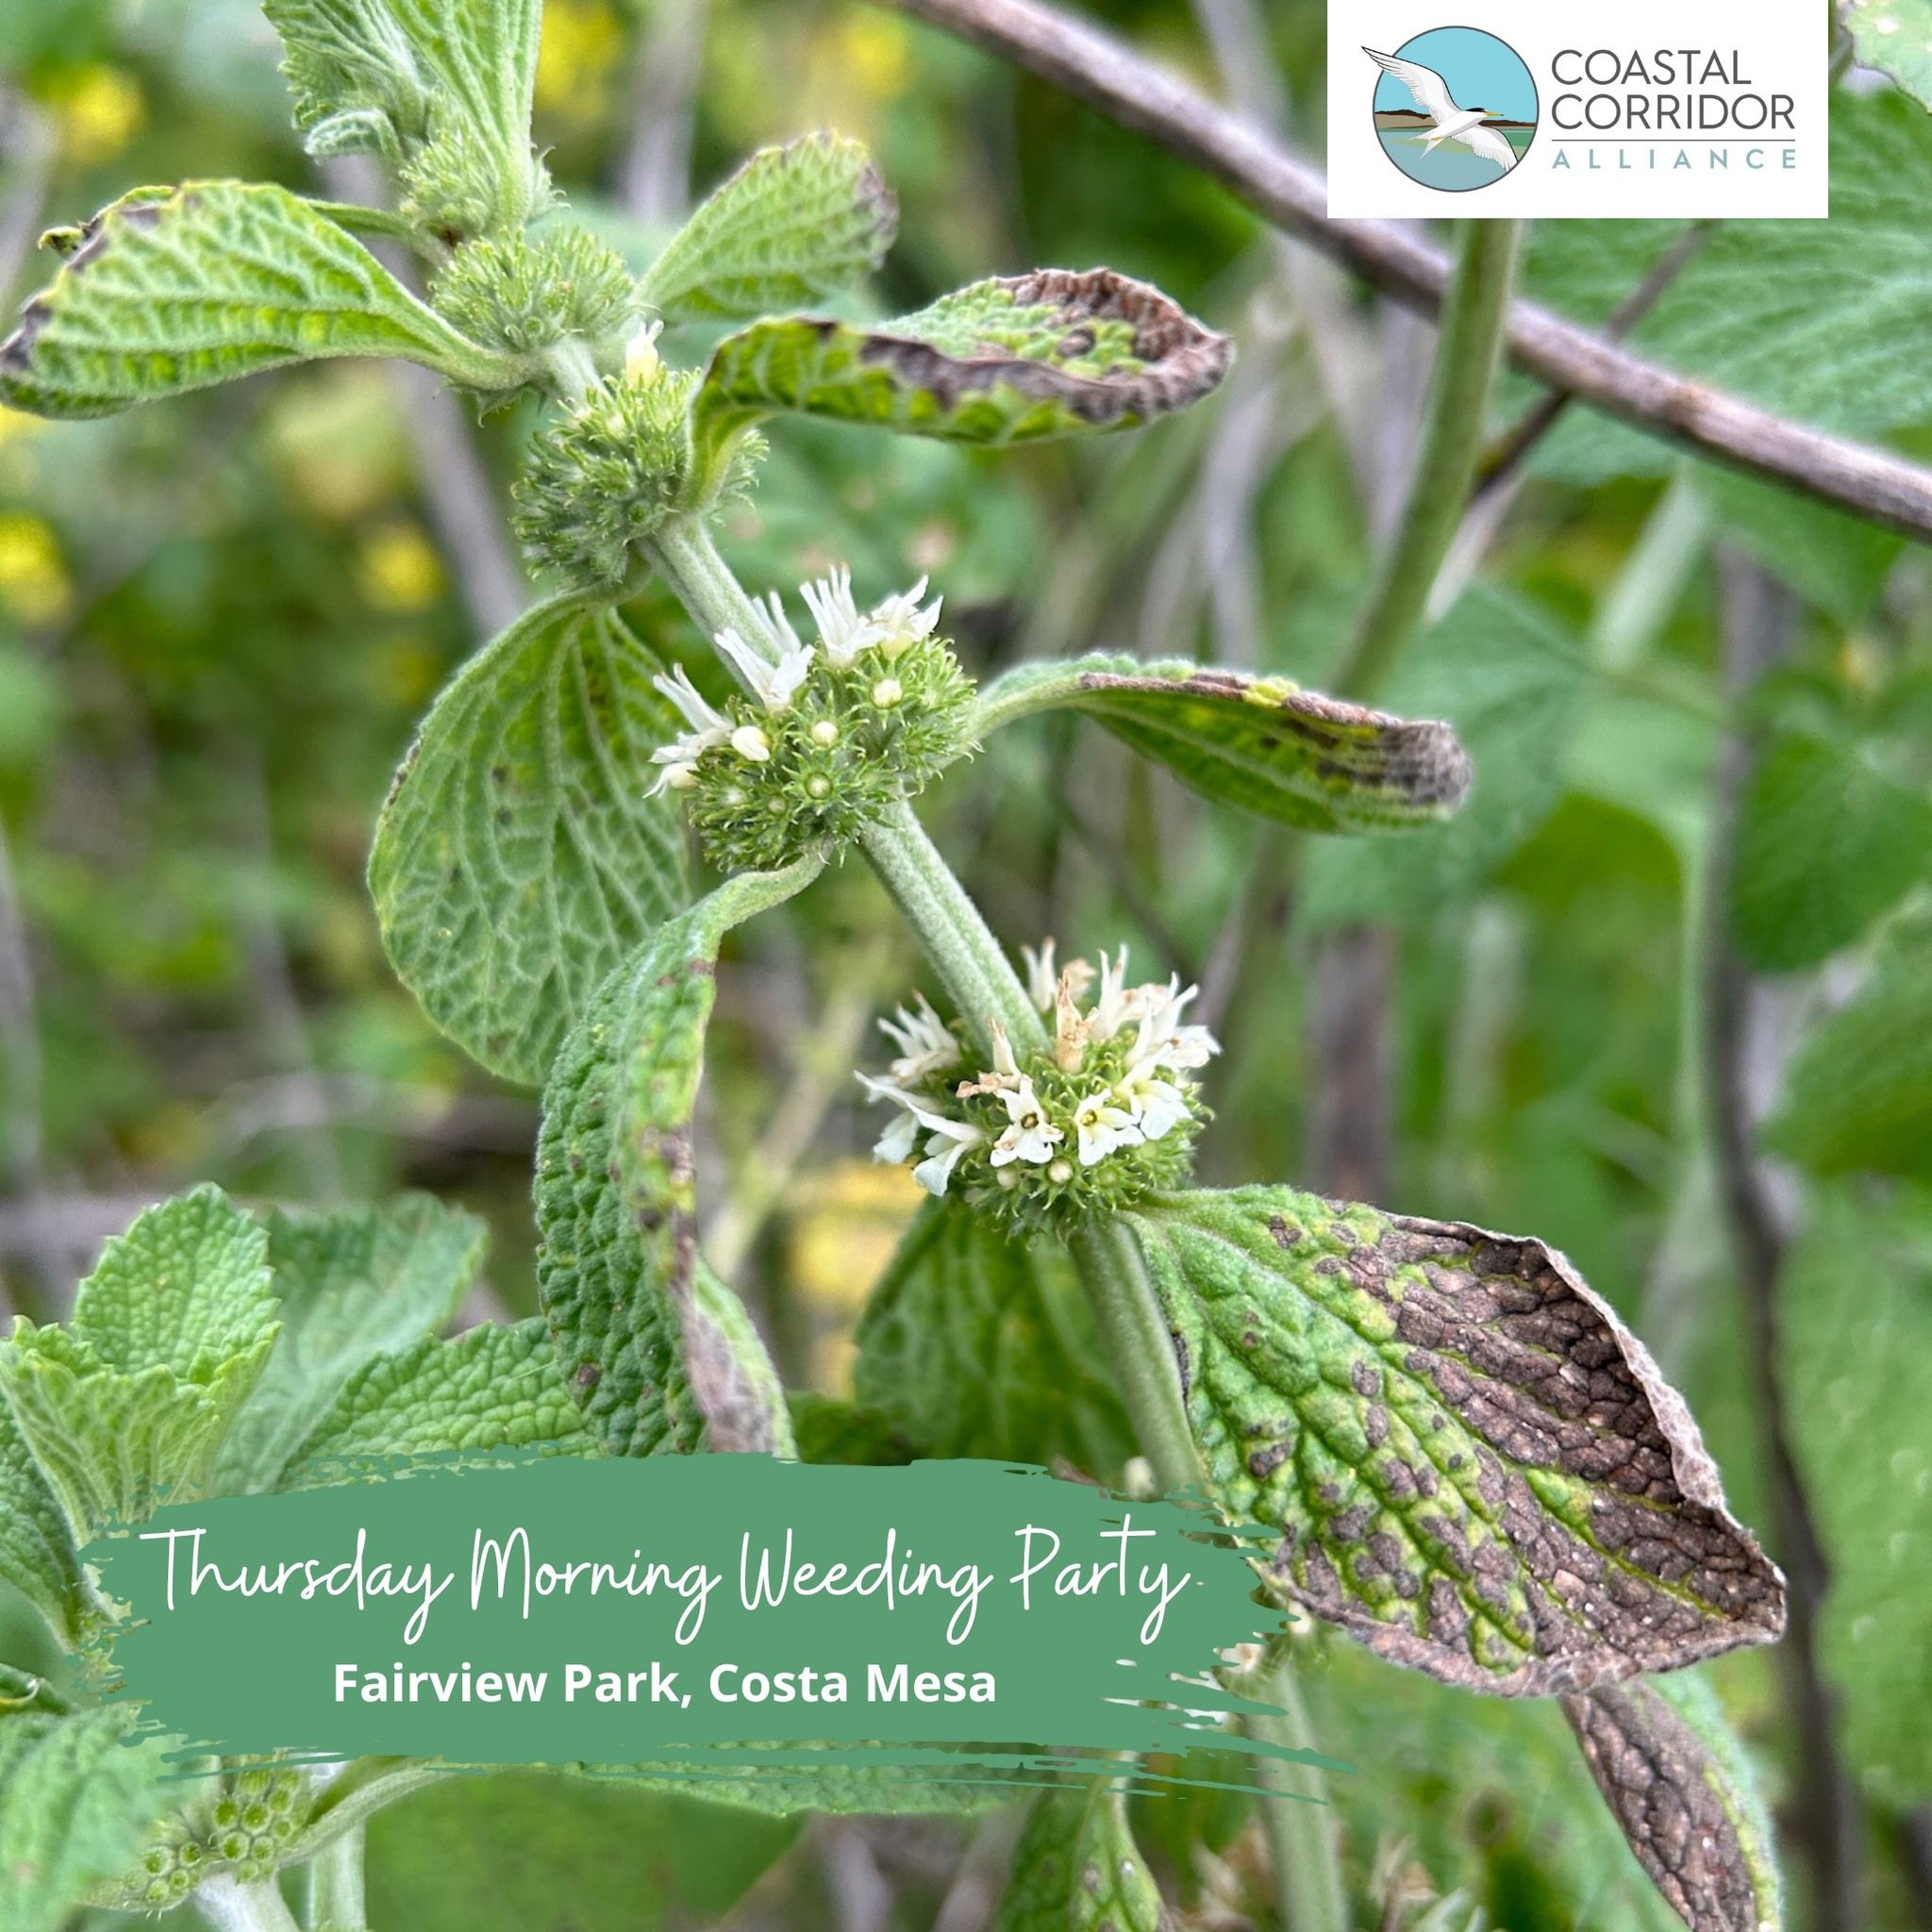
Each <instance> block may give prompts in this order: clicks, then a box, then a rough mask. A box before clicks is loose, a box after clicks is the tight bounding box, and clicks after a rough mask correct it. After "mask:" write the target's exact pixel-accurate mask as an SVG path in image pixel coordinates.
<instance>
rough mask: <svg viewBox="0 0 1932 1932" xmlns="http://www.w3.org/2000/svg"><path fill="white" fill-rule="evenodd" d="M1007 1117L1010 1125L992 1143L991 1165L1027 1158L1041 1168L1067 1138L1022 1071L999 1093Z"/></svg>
mask: <svg viewBox="0 0 1932 1932" xmlns="http://www.w3.org/2000/svg"><path fill="white" fill-rule="evenodd" d="M1000 1098H1001V1099H1002V1100H1003V1101H1004V1102H1005V1103H1006V1108H1007V1119H1008V1121H1009V1122H1010V1123H1011V1124H1010V1125H1009V1126H1008V1128H1007V1130H1006V1132H1005V1133H1004V1134H1002V1135H1001V1136H1000V1137H999V1139H998V1140H997V1141H994V1142H993V1144H992V1164H993V1165H994V1166H995V1167H1004V1166H1006V1164H1007V1163H1008V1161H1009V1160H1028V1161H1031V1162H1032V1163H1033V1164H1034V1165H1035V1166H1036V1167H1043V1166H1044V1165H1045V1164H1046V1163H1047V1162H1048V1161H1049V1160H1051V1159H1052V1158H1053V1150H1054V1149H1055V1147H1057V1146H1058V1144H1059V1143H1060V1141H1064V1140H1065V1139H1066V1138H1067V1137H1066V1135H1065V1134H1064V1133H1062V1132H1061V1130H1060V1129H1059V1128H1058V1127H1057V1126H1055V1125H1054V1124H1053V1123H1052V1122H1051V1121H1050V1120H1048V1119H1047V1117H1046V1114H1045V1111H1044V1109H1043V1108H1041V1105H1040V1096H1039V1095H1038V1094H1037V1093H1035V1092H1034V1091H1033V1082H1032V1081H1031V1080H1030V1079H1028V1078H1027V1076H1026V1075H1025V1074H1021V1075H1020V1078H1019V1081H1018V1083H1017V1085H1015V1086H1014V1087H1013V1088H1012V1089H1011V1090H1010V1091H1006V1092H1002V1093H1001V1095H1000Z"/></svg>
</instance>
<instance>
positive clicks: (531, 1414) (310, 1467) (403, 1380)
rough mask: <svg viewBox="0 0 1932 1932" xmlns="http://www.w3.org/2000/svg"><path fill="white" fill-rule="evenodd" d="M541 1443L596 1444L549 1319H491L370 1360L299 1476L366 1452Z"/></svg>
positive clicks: (318, 1433)
mask: <svg viewBox="0 0 1932 1932" xmlns="http://www.w3.org/2000/svg"><path fill="white" fill-rule="evenodd" d="M531 1444H537V1445H541V1446H543V1447H546V1448H550V1449H552V1450H554V1451H556V1452H557V1453H559V1454H564V1455H571V1456H586V1455H590V1454H592V1453H593V1450H594V1444H593V1443H592V1442H591V1438H590V1436H589V1435H588V1434H587V1433H586V1431H585V1429H584V1425H583V1423H582V1421H581V1420H580V1419H579V1417H578V1415H577V1411H576V1405H575V1403H574V1402H572V1400H571V1396H570V1391H569V1390H568V1389H566V1388H565V1387H564V1383H563V1377H562V1375H561V1374H560V1373H559V1372H558V1366H557V1352H556V1350H555V1349H554V1348H552V1347H551V1345H550V1334H549V1330H548V1329H547V1328H546V1327H545V1326H544V1324H543V1323H542V1321H541V1319H538V1318H535V1317H533V1318H532V1319H531V1320H529V1321H527V1322H518V1323H514V1324H508V1325H506V1324H502V1323H497V1322H486V1323H484V1324H481V1325H480V1326H479V1327H475V1328H471V1329H468V1330H466V1331H465V1332H464V1333H463V1334H461V1335H458V1336H457V1337H456V1338H455V1340H454V1341H438V1340H436V1338H435V1337H433V1336H425V1337H424V1339H423V1340H422V1341H418V1342H416V1343H414V1344H413V1345H412V1346H410V1347H408V1348H405V1349H402V1350H401V1351H399V1352H398V1353H395V1354H392V1355H380V1356H377V1357H375V1359H374V1360H373V1361H370V1362H366V1363H365V1364H364V1365H363V1366H362V1367H361V1368H360V1369H358V1371H357V1372H356V1373H355V1374H353V1375H352V1376H351V1377H350V1378H349V1382H348V1385H347V1386H346V1387H345V1388H344V1389H343V1390H342V1391H341V1394H340V1395H339V1396H338V1397H337V1398H336V1401H335V1404H334V1406H333V1407H331V1408H330V1410H329V1412H328V1413H327V1414H326V1415H325V1416H324V1417H323V1419H322V1421H321V1422H320V1423H319V1424H317V1425H316V1427H315V1429H314V1430H313V1431H312V1432H311V1433H310V1435H309V1436H308V1439H307V1441H304V1442H303V1444H302V1446H301V1450H300V1454H299V1457H298V1458H297V1460H296V1461H295V1463H294V1465H293V1467H292V1468H291V1471H290V1480H291V1483H304V1482H313V1481H317V1480H321V1479H324V1478H325V1477H326V1476H327V1475H328V1474H331V1473H333V1472H334V1471H335V1470H336V1469H339V1468H340V1466H341V1465H342V1464H343V1463H347V1462H355V1461H359V1460H362V1459H364V1458H377V1457H391V1456H437V1455H445V1454H449V1453H451V1452H453V1451H457V1450H494V1449H506V1448H508V1449H521V1448H525V1447H526V1446H529V1445H531Z"/></svg>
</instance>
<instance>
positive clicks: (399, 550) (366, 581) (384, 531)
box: [356, 524, 442, 610]
mask: <svg viewBox="0 0 1932 1932" xmlns="http://www.w3.org/2000/svg"><path fill="white" fill-rule="evenodd" d="M356 581H357V583H358V585H359V586H360V588H361V591H362V594H363V596H365V597H366V598H367V599H368V600H369V602H370V603H372V604H373V605H375V608H377V609H378V610H424V609H426V608H428V607H429V606H430V605H432V604H434V603H435V602H436V600H437V599H438V598H439V597H440V596H441V595H442V558H441V557H439V556H438V555H437V553H436V546H435V544H433V543H432V542H431V541H429V539H428V538H427V537H426V536H425V534H424V533H423V531H422V530H421V529H419V528H418V527H417V526H416V525H414V524H386V525H384V526H383V527H382V528H381V529H379V530H377V531H376V532H375V534H374V535H373V536H371V537H370V538H368V539H367V540H366V541H364V543H363V545H362V549H361V553H360V555H359V556H358V558H357V559H356Z"/></svg>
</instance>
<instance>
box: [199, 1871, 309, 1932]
mask: <svg viewBox="0 0 1932 1932" xmlns="http://www.w3.org/2000/svg"><path fill="white" fill-rule="evenodd" d="M193 1904H194V1908H195V1910H196V1911H198V1912H199V1913H200V1914H201V1916H202V1917H203V1918H204V1919H205V1920H206V1921H207V1922H208V1924H209V1925H211V1926H212V1927H213V1928H214V1932H298V1928H297V1926H296V1924H295V1920H294V1915H293V1914H292V1913H291V1911H290V1910H289V1908H288V1907H287V1906H286V1905H284V1904H283V1903H282V1894H281V1893H280V1891H279V1890H276V1887H275V1880H274V1879H273V1878H265V1879H263V1880H262V1881H261V1882H260V1883H259V1884H257V1885H243V1884H242V1882H241V1881H240V1880H239V1879H236V1878H232V1877H230V1876H229V1875H228V1874H226V1873H225V1872H224V1873H221V1874H218V1875H217V1876H215V1877H213V1878H210V1879H208V1881H207V1882H206V1883H205V1884H203V1885H202V1886H201V1887H200V1888H199V1889H198V1890H196V1891H195V1894H194V1900H193Z"/></svg>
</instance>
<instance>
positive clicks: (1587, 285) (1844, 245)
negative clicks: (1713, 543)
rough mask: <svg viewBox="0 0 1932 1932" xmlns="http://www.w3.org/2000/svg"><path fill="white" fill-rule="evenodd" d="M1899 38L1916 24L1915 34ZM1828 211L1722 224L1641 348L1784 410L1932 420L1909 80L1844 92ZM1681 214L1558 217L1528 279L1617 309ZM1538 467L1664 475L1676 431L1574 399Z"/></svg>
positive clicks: (1873, 434)
mask: <svg viewBox="0 0 1932 1932" xmlns="http://www.w3.org/2000/svg"><path fill="white" fill-rule="evenodd" d="M1899 38H1900V39H1903V38H1904V36H1903V35H1900V36H1899ZM1830 140H1831V218H1830V220H1829V221H1824V220H1818V221H1791V222H1723V223H1718V224H1715V225H1712V226H1711V228H1710V230H1709V232H1708V233H1707V235H1706V236H1705V238H1704V240H1703V242H1702V243H1701V245H1700V246H1699V247H1698V249H1697V251H1696V253H1695V254H1694V255H1693V256H1692V257H1691V259H1690V260H1689V262H1688V263H1687V264H1686V265H1685V266H1684V267H1683V268H1682V269H1681V270H1680V271H1679V273H1678V274H1677V275H1676V277H1675V278H1674V280H1673V281H1672V283H1671V284H1670V287H1669V288H1668V289H1667V290H1666V291H1664V292H1663V294H1662V295H1661V296H1659V297H1658V299H1657V302H1656V303H1655V304H1654V305H1653V306H1652V307H1651V308H1650V309H1649V310H1648V311H1647V312H1646V314H1645V315H1644V317H1643V319H1642V320H1641V322H1640V323H1639V324H1638V325H1637V326H1636V327H1635V328H1634V329H1633V330H1632V331H1631V332H1630V335H1629V337H1628V341H1629V343H1630V345H1631V347H1633V348H1634V349H1636V350H1637V351H1638V352H1639V353H1640V354H1641V355H1643V356H1646V357H1649V358H1653V359H1655V360H1657V361H1659V362H1662V363H1665V364H1667V365H1668V366H1669V367H1671V368H1673V369H1676V370H1681V371H1682V372H1683V373H1684V374H1686V375H1692V376H1696V377H1699V378H1701V379H1702V380H1704V381H1706V382H1709V383H1713V384H1716V385H1718V386H1720V387H1722V388H1724V389H1728V390H1735V391H1738V392H1739V393H1740V394H1741V395H1744V396H1746V397H1748V398H1749V399H1750V400H1751V401H1753V402H1756V403H1758V404H1761V405H1762V406H1763V407H1765V408H1768V409H1771V410H1773V411H1774V412H1775V413H1776V414H1778V415H1781V416H1789V417H1793V418H1795V419H1797V420H1799V421H1801V422H1807V423H1813V424H1816V425H1819V426H1820V427H1822V428H1826V429H1833V430H1837V431H1839V432H1840V433H1841V434H1844V435H1848V436H1855V437H1861V438H1865V439H1874V438H1879V437H1883V436H1885V435H1886V434H1887V433H1888V432H1890V431H1893V430H1898V429H1903V428H1906V427H1907V426H1909V425H1915V424H1923V423H1925V422H1928V421H1932V311H1928V309H1927V306H1926V303H1925V300H1924V291H1925V288H1926V285H1927V283H1928V281H1932V232H1928V229H1927V226H1926V223H1925V219H1924V197H1923V195H1922V194H1921V192H1920V187H1921V184H1922V183H1923V182H1924V180H1925V179H1926V177H1927V175H1928V174H1932V120H1928V118H1927V116H1926V114H1925V113H1924V110H1923V109H1922V108H1919V107H1918V106H1917V105H1915V104H1914V103H1913V102H1911V101H1908V100H1907V99H1905V98H1904V97H1903V96H1901V95H1898V94H1894V93H1885V92H1881V93H1878V94H1874V95H1870V96H1864V97H1861V96H1858V95H1855V94H1850V93H1847V92H1844V91H1843V90H1842V89H1838V90H1835V91H1834V92H1833V94H1832V100H1831V130H1830ZM1683 227H1684V224H1683V223H1682V222H1676V221H1596V222H1545V223H1543V224H1542V225H1541V227H1539V228H1538V230H1537V232H1536V240H1535V245H1534V247H1533V248H1532V249H1531V251H1530V256H1529V260H1528V263H1527V271H1526V281H1527V284H1528V292H1530V293H1531V294H1533V295H1535V296H1536V297H1537V298H1538V299H1540V300H1544V301H1548V302H1551V303H1552V304H1553V305H1554V306H1556V307H1557V308H1561V309H1564V310H1565V311H1567V312H1568V313H1570V314H1571V315H1574V316H1575V317H1577V318H1578V319H1579V320H1581V321H1583V322H1585V323H1588V324H1592V325H1594V324H1599V323H1601V322H1603V321H1604V320H1605V319H1606V318H1607V316H1608V315H1609V313H1610V311H1611V310H1612V309H1613V308H1616V306H1617V305H1618V304H1619V303H1620V302H1622V301H1623V300H1624V298H1625V297H1626V296H1627V295H1628V294H1629V293H1630V292H1631V291H1632V290H1633V289H1635V288H1636V287H1637V286H1638V284H1639V283H1641V281H1642V279H1643V277H1644V275H1646V273H1648V271H1649V270H1650V269H1651V268H1652V267H1653V265H1654V264H1655V263H1656V262H1657V260H1658V259H1659V258H1661V257H1662V256H1663V255H1664V254H1665V252H1666V251H1667V250H1668V249H1669V248H1670V247H1671V245H1672V243H1673V242H1674V241H1675V240H1676V238H1677V236H1678V235H1679V234H1681V233H1682V231H1683ZM1537 461H1538V466H1539V467H1540V468H1541V469H1544V470H1546V471H1548V472H1551V473H1553V474H1557V475H1562V476H1564V477H1566V478H1568V479H1570V480H1572V481H1576V482H1599V481H1601V480H1603V479H1604V478H1605V477H1607V476H1609V475H1617V474H1619V473H1625V472H1630V473H1636V474H1641V475H1662V474H1664V473H1665V472H1667V471H1668V470H1669V469H1670V468H1671V467H1672V465H1673V464H1674V462H1675V461H1676V456H1675V453H1674V450H1673V449H1672V448H1671V447H1670V446H1669V445H1668V444H1666V443H1664V442H1661V441H1657V440H1656V439H1654V438H1650V437H1646V436H1645V435H1643V434H1642V433H1641V431H1639V430H1635V429H1631V428H1629V427H1627V426H1625V425H1622V424H1617V423H1612V422H1611V421H1610V420H1609V419H1608V418H1607V417H1602V416H1597V415H1593V414H1592V413H1591V411H1589V410H1586V409H1576V410H1572V411H1570V412H1568V415H1567V417H1566V419H1565V420H1564V421H1563V422H1561V423H1559V424H1558V425H1557V427H1556V428H1555V429H1554V430H1553V431H1552V432H1551V434H1550V435H1549V437H1548V438H1547V439H1546V440H1545V441H1544V443H1543V446H1542V449H1541V452H1540V454H1539V456H1538V458H1537Z"/></svg>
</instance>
